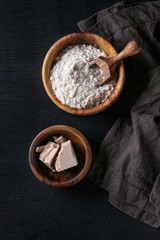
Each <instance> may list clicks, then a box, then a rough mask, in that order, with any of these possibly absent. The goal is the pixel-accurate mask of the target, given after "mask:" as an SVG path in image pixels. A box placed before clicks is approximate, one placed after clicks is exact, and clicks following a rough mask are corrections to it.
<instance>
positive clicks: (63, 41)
mask: <svg viewBox="0 0 160 240" xmlns="http://www.w3.org/2000/svg"><path fill="white" fill-rule="evenodd" d="M74 44H91V45H94V46H96V47H97V48H100V49H101V50H103V51H104V52H105V53H106V54H107V55H108V56H110V57H112V56H115V55H117V54H118V53H117V51H116V50H115V48H114V47H113V46H112V45H111V44H110V43H109V42H107V41H106V40H105V39H104V38H102V37H100V36H98V35H96V34H92V33H84V32H83V33H72V34H69V35H67V36H64V37H62V38H60V39H59V40H58V41H57V42H55V43H54V44H53V45H52V47H51V48H50V49H49V51H48V52H47V54H46V56H45V59H44V62H43V66H42V80H43V85H44V88H45V90H46V92H47V94H48V96H49V97H50V99H51V100H52V101H53V102H54V103H55V104H56V105H57V106H58V107H59V108H61V109H63V110H64V111H66V112H68V113H72V114H76V115H91V114H96V113H98V112H101V111H103V110H105V109H106V108H108V107H109V106H110V105H111V104H112V103H114V102H115V100H116V99H117V98H118V96H119V95H120V93H121V91H122V88H123V85H124V81H125V71H124V65H123V63H122V62H120V63H119V68H118V79H117V84H116V86H115V88H114V91H113V93H112V94H111V96H110V97H109V98H108V99H107V100H106V101H105V102H104V103H102V104H99V105H98V106H96V107H93V108H88V109H78V108H72V107H69V106H67V105H64V104H62V103H61V102H60V101H59V100H58V99H57V97H56V95H55V94H54V92H53V90H52V87H51V84H50V80H49V77H50V69H51V67H52V64H53V63H54V59H55V57H56V56H57V55H58V54H59V53H60V52H61V51H62V50H63V49H64V48H66V47H68V46H70V45H74Z"/></svg>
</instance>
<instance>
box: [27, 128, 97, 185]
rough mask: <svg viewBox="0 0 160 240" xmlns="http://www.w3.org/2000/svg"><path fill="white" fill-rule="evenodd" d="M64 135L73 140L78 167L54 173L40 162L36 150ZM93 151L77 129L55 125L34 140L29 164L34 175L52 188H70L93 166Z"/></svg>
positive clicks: (30, 150)
mask: <svg viewBox="0 0 160 240" xmlns="http://www.w3.org/2000/svg"><path fill="white" fill-rule="evenodd" d="M60 135H63V136H64V137H65V138H66V139H67V140H71V143H72V145H73V148H74V151H75V154H76V156H77V160H78V165H77V166H76V167H73V168H70V169H67V170H65V171H62V172H52V171H51V170H50V169H48V168H47V167H46V166H45V165H44V164H43V163H42V162H41V161H40V160H39V154H38V153H36V148H37V147H38V146H40V145H44V144H46V143H47V142H48V141H51V140H52V137H53V136H60ZM91 162H92V151H91V147H90V144H89V143H88V141H87V139H86V138H85V137H84V136H83V135H82V133H80V132H79V131H78V130H76V129H75V128H72V127H69V126H65V125H55V126H52V127H49V128H47V129H44V130H43V131H42V132H40V133H39V134H38V135H37V136H36V137H35V139H34V140H33V142H32V144H31V146H30V149H29V164H30V167H31V170H32V172H33V173H34V175H35V176H36V177H37V178H38V179H39V180H40V181H41V182H44V183H45V184H47V185H49V186H52V187H69V186H72V185H74V184H76V183H77V182H79V181H81V180H82V179H83V178H84V177H85V175H86V174H87V172H88V171H89V168H90V166H91Z"/></svg>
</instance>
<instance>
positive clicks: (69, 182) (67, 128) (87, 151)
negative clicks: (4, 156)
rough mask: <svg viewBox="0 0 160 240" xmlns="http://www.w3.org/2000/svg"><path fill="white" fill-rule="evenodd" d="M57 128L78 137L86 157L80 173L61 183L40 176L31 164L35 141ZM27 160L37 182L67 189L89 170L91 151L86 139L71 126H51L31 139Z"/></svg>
mask: <svg viewBox="0 0 160 240" xmlns="http://www.w3.org/2000/svg"><path fill="white" fill-rule="evenodd" d="M58 128H59V129H60V130H65V131H66V132H67V131H68V132H72V133H73V134H74V135H76V136H78V138H80V139H81V140H82V143H83V145H84V148H85V155H86V157H85V158H86V161H85V164H84V167H83V168H82V169H81V171H80V172H79V173H78V174H77V175H76V176H75V177H74V178H72V179H71V180H67V181H65V182H63V183H56V182H53V181H51V180H50V179H48V178H47V177H45V176H42V175H41V174H40V173H39V171H38V169H37V168H36V167H35V166H34V164H33V163H34V161H36V160H34V157H33V153H34V151H35V149H36V147H37V141H38V139H39V137H40V136H41V135H47V134H48V133H51V132H52V131H54V130H58ZM28 160H29V165H30V168H31V170H32V172H33V174H34V175H35V177H36V178H37V179H38V180H39V181H41V182H44V183H45V184H47V185H49V186H52V187H69V186H72V185H75V184H76V183H78V182H79V181H81V180H82V179H83V178H84V177H85V176H86V174H87V172H88V171H89V169H90V166H91V163H92V150H91V146H90V144H89V142H88V140H87V138H86V137H85V136H84V135H83V134H82V133H81V132H80V131H78V130H77V129H75V128H73V127H71V126H68V125H53V126H50V127H48V128H45V129H43V130H42V131H41V132H40V133H38V134H37V135H36V137H35V138H34V139H33V141H32V143H31V145H30V148H29V153H28Z"/></svg>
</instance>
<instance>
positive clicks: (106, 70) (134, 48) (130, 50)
mask: <svg viewBox="0 0 160 240" xmlns="http://www.w3.org/2000/svg"><path fill="white" fill-rule="evenodd" d="M140 50H141V47H139V45H138V43H137V42H136V41H131V42H129V43H128V44H127V45H126V47H125V48H124V49H123V50H122V51H121V52H120V53H119V54H118V55H116V56H114V57H107V58H105V57H99V58H96V59H94V60H92V61H91V65H90V66H92V65H93V64H97V65H98V66H99V67H100V68H101V69H102V71H103V74H104V76H105V77H104V79H102V80H101V82H100V83H99V84H98V85H99V86H102V85H104V84H105V83H107V82H108V81H110V80H111V79H112V78H113V77H114V74H115V71H116V67H117V65H118V62H119V61H121V60H122V59H124V58H126V57H130V56H133V55H136V54H137V53H139V52H140Z"/></svg>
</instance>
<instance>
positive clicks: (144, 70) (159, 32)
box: [78, 1, 160, 227]
mask: <svg viewBox="0 0 160 240" xmlns="http://www.w3.org/2000/svg"><path fill="white" fill-rule="evenodd" d="M159 12H160V1H156V2H150V3H142V4H131V3H126V2H123V3H118V4H116V5H114V6H113V7H111V8H109V9H104V10H102V11H100V12H98V13H96V14H94V15H93V16H91V17H89V18H88V19H86V20H83V21H81V22H79V23H78V26H79V28H80V29H81V31H85V32H87V31H89V32H93V33H96V34H98V35H100V36H102V37H104V38H105V39H106V40H108V41H109V42H110V43H111V44H113V46H114V47H115V48H116V49H117V50H118V51H121V50H122V49H123V48H124V47H125V45H126V44H127V43H128V42H129V41H131V40H133V39H135V40H137V41H138V42H139V43H140V45H141V46H142V50H141V52H140V53H139V54H138V55H136V56H133V57H130V58H128V59H126V60H125V61H124V64H125V69H126V84H125V88H124V90H123V91H125V93H126V94H125V95H124V96H123V97H124V107H123V110H122V109H121V114H120V116H119V118H118V119H117V121H116V122H115V124H114V125H113V127H112V128H111V129H110V131H109V132H108V133H107V135H106V137H105V139H104V140H103V142H102V144H101V146H100V150H99V153H98V156H97V158H96V159H95V161H94V163H93V165H92V167H91V170H90V172H89V174H88V178H90V179H91V180H92V181H94V182H95V183H97V184H98V185H99V186H101V187H102V188H104V189H105V190H107V191H108V192H109V201H110V203H111V204H113V205H114V206H115V207H118V208H119V209H121V210H122V211H124V212H126V213H127V214H129V215H131V216H132V217H135V218H137V219H139V220H141V221H143V222H145V223H147V224H149V225H151V226H153V227H159V226H160V190H159V186H160V14H159ZM135 209H137V210H136V211H135Z"/></svg>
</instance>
